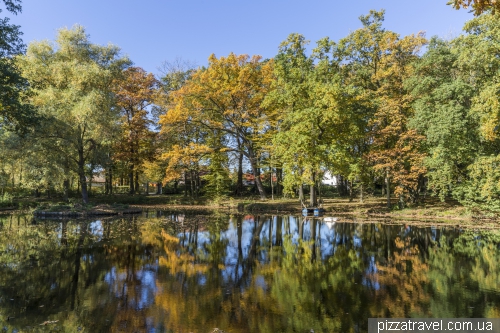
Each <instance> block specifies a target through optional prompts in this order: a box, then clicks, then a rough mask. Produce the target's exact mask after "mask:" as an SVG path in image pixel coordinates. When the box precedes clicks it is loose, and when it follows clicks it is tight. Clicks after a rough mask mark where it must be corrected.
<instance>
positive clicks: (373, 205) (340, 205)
mask: <svg viewBox="0 0 500 333" xmlns="http://www.w3.org/2000/svg"><path fill="white" fill-rule="evenodd" d="M60 200H61V199H60V198H52V199H47V198H22V199H17V200H14V202H13V205H11V206H9V209H11V208H12V206H14V207H16V208H18V209H20V210H26V209H31V210H33V209H37V208H38V209H39V208H40V207H45V208H48V209H52V208H50V207H57V206H58V205H63V204H64V203H61V202H60ZM90 201H91V202H90V204H89V205H90V206H98V205H110V206H115V205H130V206H131V207H132V206H133V207H142V208H157V209H174V208H175V209H189V210H197V209H218V210H221V209H223V210H226V209H227V210H228V211H231V212H236V211H237V212H242V213H260V214H276V213H295V214H299V213H300V211H301V209H302V206H301V204H300V202H299V201H298V200H297V199H276V200H271V199H267V200H265V201H262V200H260V199H259V198H258V197H251V196H249V197H243V198H241V197H235V198H226V199H224V200H221V201H218V202H214V201H212V200H210V199H208V198H203V197H202V198H198V199H193V198H190V197H184V196H183V195H149V196H146V195H126V194H117V195H108V196H105V195H102V196H95V197H92V198H91V200H90ZM78 202H79V199H78V198H72V199H71V200H70V203H68V205H71V204H73V205H78ZM322 207H323V208H324V209H325V211H326V213H325V214H326V215H328V216H343V215H344V216H345V215H349V216H355V217H363V218H367V217H370V218H393V219H394V218H395V219H404V218H407V219H414V220H432V219H441V220H442V219H444V220H462V221H478V220H488V221H500V219H499V216H498V215H496V214H492V213H486V212H480V211H477V210H472V209H468V208H466V207H464V206H462V205H461V204H460V203H458V202H456V201H451V200H449V201H445V202H441V201H439V200H437V199H436V198H433V197H428V198H425V199H424V200H423V201H422V202H421V203H419V204H418V205H414V206H412V207H408V208H405V209H398V208H397V204H396V202H393V208H392V209H388V208H387V206H386V201H385V198H380V197H369V198H367V199H366V200H364V201H363V202H359V200H353V201H350V200H349V199H348V198H327V199H323V203H322ZM52 210H53V209H52Z"/></svg>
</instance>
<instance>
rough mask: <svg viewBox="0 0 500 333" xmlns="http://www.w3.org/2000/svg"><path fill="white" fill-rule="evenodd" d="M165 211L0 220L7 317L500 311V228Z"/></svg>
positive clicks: (174, 321)
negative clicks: (111, 216)
mask: <svg viewBox="0 0 500 333" xmlns="http://www.w3.org/2000/svg"><path fill="white" fill-rule="evenodd" d="M153 216H154V217H151V216H150V217H147V216H143V217H133V218H127V219H101V220H94V221H31V220H30V219H28V218H27V217H23V216H6V217H2V218H0V324H1V325H2V327H3V328H4V329H6V330H7V331H13V330H32V331H37V330H44V331H50V330H58V331H68V332H76V331H80V332H211V331H212V330H213V329H214V328H215V327H218V328H220V329H222V330H225V331H228V332H301V331H303V332H305V331H310V330H311V329H313V330H314V332H365V331H366V327H367V318H370V317H448V318H453V317H499V316H500V287H499V286H500V275H499V271H500V264H499V262H500V250H499V244H500V235H499V233H498V232H497V231H483V232H479V231H477V232H476V231H463V230H457V229H454V228H446V227H439V228H431V227H425V228H421V227H415V226H406V225H386V224H382V223H348V222H342V223H339V222H337V223H333V222H331V223H324V222H322V221H321V220H316V219H305V218H302V217H300V218H297V217H293V216H274V217H263V216H230V217H228V216H227V215H221V214H212V215H198V216H190V215H185V216H184V215H175V214H166V213H165V212H159V213H155V214H153ZM56 320H57V322H55V323H52V324H48V325H50V326H40V324H42V323H44V322H46V321H56Z"/></svg>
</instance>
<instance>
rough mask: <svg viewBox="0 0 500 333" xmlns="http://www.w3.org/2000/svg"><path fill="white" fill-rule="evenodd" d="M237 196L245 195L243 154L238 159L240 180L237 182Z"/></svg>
mask: <svg viewBox="0 0 500 333" xmlns="http://www.w3.org/2000/svg"><path fill="white" fill-rule="evenodd" d="M235 194H236V195H242V194H243V153H241V152H240V156H239V157H238V180H237V182H236V191H235Z"/></svg>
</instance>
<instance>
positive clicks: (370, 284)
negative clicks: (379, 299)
mask: <svg viewBox="0 0 500 333" xmlns="http://www.w3.org/2000/svg"><path fill="white" fill-rule="evenodd" d="M376 273H378V269H377V263H376V262H375V257H374V256H371V257H370V261H369V263H368V267H367V268H366V270H365V274H364V275H363V280H362V284H363V285H364V286H365V287H367V288H370V289H373V290H379V289H380V283H379V282H378V281H377V280H374V277H375V276H376V275H375V274H376Z"/></svg>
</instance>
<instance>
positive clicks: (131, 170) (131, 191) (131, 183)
mask: <svg viewBox="0 0 500 333" xmlns="http://www.w3.org/2000/svg"><path fill="white" fill-rule="evenodd" d="M128 186H129V190H128V194H134V193H135V189H134V165H133V164H130V165H129V167H128Z"/></svg>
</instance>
